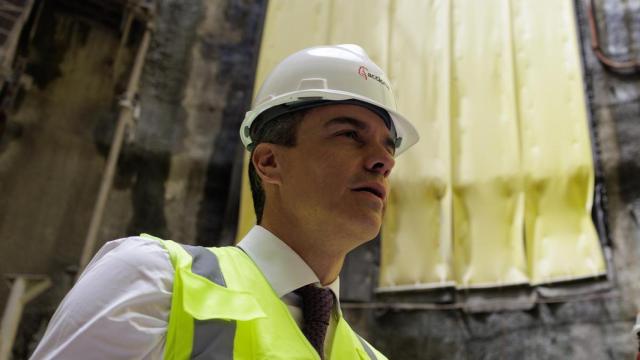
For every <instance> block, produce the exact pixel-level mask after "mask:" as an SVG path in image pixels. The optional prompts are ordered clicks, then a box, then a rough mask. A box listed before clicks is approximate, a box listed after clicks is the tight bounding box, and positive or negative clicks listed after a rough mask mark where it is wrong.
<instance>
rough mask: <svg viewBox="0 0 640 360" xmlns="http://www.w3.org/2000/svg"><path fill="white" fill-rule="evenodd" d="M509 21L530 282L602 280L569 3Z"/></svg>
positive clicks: (531, 5) (521, 10)
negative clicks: (515, 87) (515, 79)
mask: <svg viewBox="0 0 640 360" xmlns="http://www.w3.org/2000/svg"><path fill="white" fill-rule="evenodd" d="M513 19H514V39H515V44H516V49H515V54H516V59H517V61H516V66H517V77H518V89H517V97H518V103H519V104H520V106H519V117H520V137H521V142H522V144H521V148H522V163H523V169H524V177H525V185H524V186H525V204H526V205H525V208H526V210H525V222H526V226H525V229H526V231H525V234H526V235H525V238H526V244H527V255H528V256H527V258H528V268H529V273H530V276H531V282H532V283H534V284H538V283H544V282H551V281H558V280H568V279H576V278H582V277H589V276H596V275H601V274H604V273H605V271H606V268H605V261H604V257H603V254H602V248H601V246H600V243H599V240H598V236H597V233H596V231H595V228H594V225H593V223H592V221H591V216H590V213H591V207H592V203H593V186H594V185H593V182H594V179H593V177H594V175H593V164H592V158H591V143H590V139H589V131H588V126H587V114H586V104H585V98H584V91H583V80H582V73H581V65H580V58H579V56H578V54H579V51H578V38H577V29H576V21H575V17H574V9H573V2H572V1H560V2H557V1H552V0H546V1H514V2H513ZM558 29H562V31H558Z"/></svg>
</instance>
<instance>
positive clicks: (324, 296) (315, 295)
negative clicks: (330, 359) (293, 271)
mask: <svg viewBox="0 0 640 360" xmlns="http://www.w3.org/2000/svg"><path fill="white" fill-rule="evenodd" d="M295 293H296V294H298V295H300V296H301V297H302V313H303V315H304V326H303V328H302V331H303V333H304V334H305V336H306V337H307V339H309V342H310V343H311V345H313V347H314V348H315V349H316V351H318V353H319V354H320V357H321V358H324V357H323V356H322V355H323V351H322V347H323V344H324V337H325V335H326V332H327V327H328V326H329V317H330V315H331V308H333V293H332V292H331V290H330V289H323V288H321V287H317V286H315V285H313V284H309V285H306V286H303V287H301V288H299V289H298V290H296V291H295Z"/></svg>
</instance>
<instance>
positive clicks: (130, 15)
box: [113, 9, 135, 77]
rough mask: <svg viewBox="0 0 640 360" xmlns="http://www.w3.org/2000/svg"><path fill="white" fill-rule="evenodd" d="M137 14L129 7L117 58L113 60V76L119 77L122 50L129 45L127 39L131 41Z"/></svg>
mask: <svg viewBox="0 0 640 360" xmlns="http://www.w3.org/2000/svg"><path fill="white" fill-rule="evenodd" d="M134 16H135V14H134V13H133V11H132V10H131V9H127V19H126V20H125V23H124V30H123V33H122V37H121V38H120V45H119V46H118V51H116V58H115V60H114V61H113V76H114V77H117V76H118V73H119V72H120V62H121V61H122V50H123V49H124V48H125V46H126V45H127V41H129V33H130V32H131V24H133V18H134Z"/></svg>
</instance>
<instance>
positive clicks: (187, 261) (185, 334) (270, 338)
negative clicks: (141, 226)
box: [145, 235, 387, 360]
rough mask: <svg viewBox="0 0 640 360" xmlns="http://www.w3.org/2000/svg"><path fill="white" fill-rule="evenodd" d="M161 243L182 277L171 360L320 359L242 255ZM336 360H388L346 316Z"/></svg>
mask: <svg viewBox="0 0 640 360" xmlns="http://www.w3.org/2000/svg"><path fill="white" fill-rule="evenodd" d="M145 236H147V237H151V236H149V235H145ZM155 239H157V238H155ZM157 240H159V241H160V242H161V243H162V244H163V246H164V247H165V248H166V249H167V251H168V252H169V257H170V259H171V264H172V265H173V267H174V269H175V275H174V281H173V297H172V300H171V312H170V314H169V325H168V328H167V337H166V344H165V350H164V358H165V359H246V360H249V359H251V360H255V359H270V360H278V359H287V360H291V359H320V356H319V355H318V353H317V352H316V351H315V349H314V348H313V346H311V344H310V343H309V341H308V340H307V339H306V337H305V336H304V334H303V333H302V331H301V330H300V328H299V327H298V325H297V324H296V322H295V320H294V319H293V317H292V316H291V314H290V312H289V309H288V308H287V305H286V304H285V303H284V302H282V300H281V299H280V298H279V297H278V295H277V294H276V293H275V292H274V291H273V289H272V288H271V285H270V284H269V282H268V281H267V280H266V279H265V278H264V275H262V273H261V272H260V270H259V269H258V268H257V267H256V265H255V264H254V263H253V261H252V260H251V258H249V256H248V255H247V254H245V253H244V252H243V251H242V250H241V249H239V248H237V247H232V246H228V247H219V248H216V247H212V248H205V247H200V246H190V245H182V244H178V243H176V242H173V241H171V240H161V239H157ZM329 358H330V359H332V360H350V359H362V360H369V359H377V360H383V359H387V358H386V357H385V356H384V355H382V354H381V353H380V352H378V351H377V350H376V349H374V348H373V347H372V346H371V345H369V344H368V343H367V342H366V341H365V340H364V339H362V338H361V337H360V336H358V335H357V334H356V333H355V332H354V331H353V330H352V329H351V328H350V327H349V325H348V324H347V322H346V321H345V319H344V318H343V317H342V315H340V316H339V320H338V322H337V325H336V330H335V333H334V339H333V344H332V347H331V351H330V354H329Z"/></svg>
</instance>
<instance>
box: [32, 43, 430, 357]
mask: <svg viewBox="0 0 640 360" xmlns="http://www.w3.org/2000/svg"><path fill="white" fill-rule="evenodd" d="M240 135H241V138H242V142H243V144H244V145H245V147H246V148H247V149H248V150H249V151H251V162H250V165H249V177H250V181H251V189H252V194H253V199H254V205H255V211H256V217H257V223H258V225H256V226H255V227H254V228H253V229H252V230H251V231H250V232H249V233H248V234H247V235H246V236H245V238H244V239H243V240H242V241H240V243H239V244H238V246H237V247H223V248H209V249H207V248H202V247H194V246H185V245H180V244H178V243H175V242H172V241H163V240H160V239H155V238H152V237H150V236H142V237H133V238H128V239H121V240H117V241H113V242H110V243H107V244H106V245H105V246H104V247H103V248H102V249H101V250H100V251H99V252H98V254H97V255H96V256H95V258H94V259H93V260H92V262H91V263H90V264H89V265H88V266H87V269H86V270H85V272H84V273H83V275H82V276H81V277H80V279H79V280H78V283H77V284H76V286H75V287H74V288H73V289H72V290H71V291H70V293H69V294H68V295H67V297H66V298H65V299H64V300H63V302H62V304H61V305H60V308H59V309H58V311H57V312H56V314H55V315H54V316H53V318H52V320H51V322H50V324H49V328H48V329H47V332H46V334H45V336H44V338H43V340H42V342H41V343H40V345H39V347H38V348H37V349H36V352H35V353H34V355H33V358H34V359H41V358H65V359H81V358H82V359H84V358H91V359H132V358H136V359H156V358H162V357H164V358H168V359H187V358H198V359H319V358H320V359H329V358H330V359H385V357H384V356H383V355H382V354H380V353H379V352H378V351H377V350H375V349H374V348H373V347H372V346H371V345H369V344H368V343H367V342H366V341H365V340H364V339H362V338H361V337H359V336H358V335H357V334H355V332H353V330H351V328H350V327H349V326H348V324H347V323H346V321H345V320H344V319H343V317H342V313H341V311H340V307H339V304H338V299H339V279H338V274H339V272H340V269H341V268H342V264H343V261H344V258H345V256H346V254H347V253H348V252H349V251H351V250H353V249H354V248H355V247H357V246H359V245H361V244H363V243H365V242H367V241H369V240H370V239H373V238H374V237H375V236H376V235H377V234H378V232H379V231H380V227H381V224H382V218H383V213H384V208H385V204H386V200H387V197H388V194H389V180H388V177H389V173H390V172H391V169H392V168H393V166H394V157H395V156H397V155H398V154H399V153H400V152H402V151H404V150H406V149H407V148H408V147H409V146H411V145H413V144H414V143H415V142H417V140H418V135H417V132H416V130H415V129H414V128H413V126H412V125H411V124H410V123H409V122H408V121H406V120H405V119H404V118H403V117H402V116H401V115H399V114H398V113H397V112H396V111H395V103H394V98H393V94H392V92H391V89H390V85H389V81H388V79H387V78H386V76H385V75H384V73H383V72H382V70H380V68H379V67H378V66H377V65H376V64H374V63H373V62H372V61H371V60H370V59H369V58H368V56H367V55H366V53H365V52H364V50H363V49H361V48H360V47H358V46H356V45H338V46H320V47H314V48H309V49H305V50H302V51H300V52H297V53H295V54H293V55H291V56H289V57H288V58H286V59H285V60H284V61H283V62H282V63H280V64H279V65H278V66H276V68H275V69H274V70H273V72H272V73H271V74H270V76H269V77H268V78H267V80H266V81H265V83H264V84H263V86H262V88H261V89H260V91H259V92H258V95H257V97H256V100H255V102H254V106H253V109H252V110H251V111H249V112H248V113H247V115H246V117H245V119H244V121H243V123H242V127H241V131H240Z"/></svg>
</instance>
